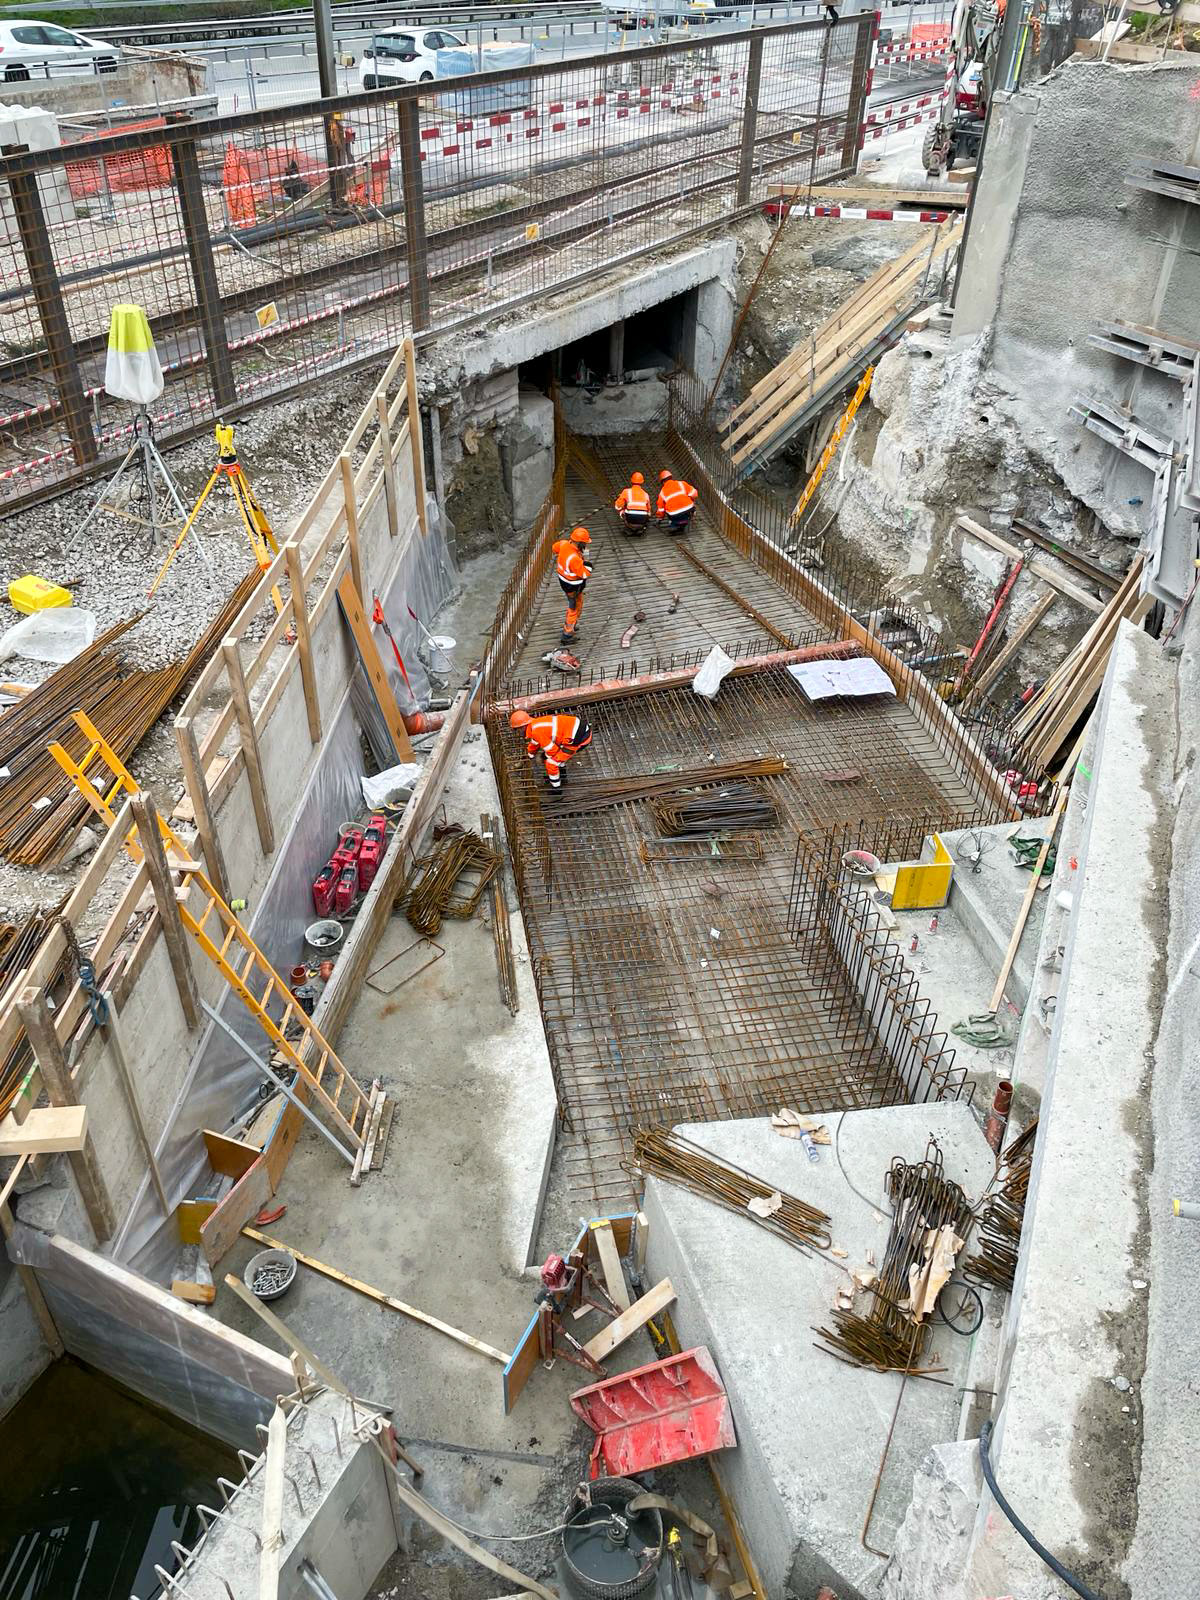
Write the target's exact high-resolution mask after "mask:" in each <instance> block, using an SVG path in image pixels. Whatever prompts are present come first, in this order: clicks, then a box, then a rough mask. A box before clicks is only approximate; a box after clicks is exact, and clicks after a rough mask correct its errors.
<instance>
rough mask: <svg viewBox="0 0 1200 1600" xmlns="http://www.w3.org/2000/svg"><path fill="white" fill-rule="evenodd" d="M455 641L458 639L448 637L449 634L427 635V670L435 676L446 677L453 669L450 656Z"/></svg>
mask: <svg viewBox="0 0 1200 1600" xmlns="http://www.w3.org/2000/svg"><path fill="white" fill-rule="evenodd" d="M457 643H458V640H457V639H452V638H450V636H449V634H445V633H431V634H430V635H429V670H430V672H431V673H432V674H433V676H434V677H435V678H448V677H449V676H450V674H451V673H452V672H453V671H454V662H453V661H452V660H451V656H452V655H453V653H454V647H455V645H456V644H457Z"/></svg>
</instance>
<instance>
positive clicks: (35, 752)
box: [0, 568, 259, 866]
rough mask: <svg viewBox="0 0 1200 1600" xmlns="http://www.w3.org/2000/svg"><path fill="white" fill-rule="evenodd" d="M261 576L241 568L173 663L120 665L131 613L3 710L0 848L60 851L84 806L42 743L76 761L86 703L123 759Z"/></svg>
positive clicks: (15, 853) (37, 861)
mask: <svg viewBox="0 0 1200 1600" xmlns="http://www.w3.org/2000/svg"><path fill="white" fill-rule="evenodd" d="M258 580H259V573H258V569H257V568H254V569H253V570H252V571H251V572H249V573H247V575H246V577H245V578H243V580H242V581H241V583H240V584H239V585H238V586H237V588H236V589H235V590H234V591H233V593H232V594H231V595H230V596H229V599H228V600H227V601H226V602H225V604H224V606H223V607H222V608H221V610H220V612H219V613H218V614H217V616H216V617H214V618H213V620H212V622H211V623H210V624H209V625H208V627H207V628H206V629H205V630H204V632H203V634H202V635H201V636H200V638H199V640H198V641H197V642H196V644H195V645H194V646H193V647H192V649H191V650H190V651H189V652H188V654H187V656H186V657H185V658H184V659H183V660H182V661H179V662H176V663H175V664H174V665H173V666H169V667H159V668H157V669H154V670H152V671H146V670H143V669H140V668H134V669H125V670H123V669H122V665H121V661H120V654H119V652H118V651H117V650H115V649H114V648H113V647H114V645H115V643H116V641H117V640H118V639H119V638H120V637H121V636H122V635H123V634H125V633H127V632H128V631H129V629H130V628H132V627H135V626H136V625H137V623H138V622H139V621H140V620H141V618H140V616H138V617H131V618H129V619H128V620H127V621H125V622H119V623H117V624H116V626H115V627H112V628H109V629H108V630H107V632H105V633H102V634H101V635H100V637H99V638H98V639H95V640H93V642H92V643H91V644H90V645H89V646H88V647H87V649H86V650H83V651H81V652H80V653H79V655H77V656H76V657H75V659H74V660H73V661H68V662H66V663H65V665H63V666H61V667H59V668H58V670H57V671H56V672H52V673H51V674H50V676H49V677H48V678H47V679H46V680H45V681H44V682H43V683H40V684H39V685H38V686H37V688H36V689H33V690H31V691H30V692H29V694H27V695H26V696H25V698H24V699H23V700H21V701H20V703H19V704H17V705H15V706H13V707H12V709H11V710H9V711H7V712H5V714H4V715H3V716H0V767H7V769H8V774H9V775H8V777H7V778H6V779H5V781H4V782H3V783H2V784H0V853H2V854H3V855H4V856H6V857H7V859H8V860H10V861H17V862H21V863H23V864H24V865H27V866H40V865H43V864H44V863H46V862H51V863H53V862H54V861H56V860H57V859H58V858H59V857H60V856H61V854H62V852H63V850H64V849H65V848H66V846H67V845H68V844H69V843H70V841H71V840H72V839H73V838H74V837H75V835H76V833H77V832H78V831H79V828H80V826H81V825H82V823H83V821H84V818H85V817H86V816H87V815H88V806H87V802H86V801H85V800H84V799H83V797H82V796H81V795H79V794H77V792H76V790H75V787H74V785H73V784H72V783H71V780H70V779H69V778H68V777H67V776H66V775H65V773H64V772H63V771H62V768H61V767H60V766H59V765H58V763H57V762H56V761H55V759H54V757H53V756H52V755H50V754H49V750H48V746H49V745H50V744H51V743H52V742H56V743H58V744H61V745H62V746H63V747H64V748H65V749H66V751H67V753H68V754H69V755H70V756H72V757H73V758H74V759H75V760H77V761H80V760H82V759H83V756H84V753H85V752H86V750H87V740H86V739H85V737H84V736H83V734H82V733H81V732H80V731H79V729H78V728H77V727H76V726H75V723H74V721H73V720H72V714H73V713H74V712H76V711H84V712H86V713H87V715H88V716H89V717H90V718H91V719H92V721H93V722H94V723H95V724H96V727H97V728H99V730H100V732H101V733H102V734H103V735H104V737H105V738H106V739H107V740H108V742H109V744H110V745H112V747H113V749H114V750H115V751H116V752H117V754H118V756H120V758H121V759H122V761H127V760H128V759H129V757H130V756H132V755H133V753H134V751H135V750H136V749H137V747H138V745H139V744H140V743H141V742H142V740H143V739H144V738H145V736H146V734H147V733H149V731H150V729H151V728H152V727H153V726H154V724H155V723H156V722H157V721H158V719H159V717H161V716H162V714H163V712H164V711H165V710H166V709H167V707H168V706H169V705H170V704H171V701H172V700H174V699H175V697H176V696H177V695H178V694H179V693H180V692H181V691H182V690H183V689H184V688H185V687H186V685H187V683H188V682H189V680H190V679H191V678H192V677H193V676H194V675H195V674H196V673H197V672H198V671H199V670H200V669H201V668H202V667H203V666H204V664H205V662H206V661H207V660H208V658H209V656H210V655H211V654H212V652H213V651H214V650H215V649H216V648H217V646H218V645H219V644H220V642H221V640H222V639H223V638H224V637H225V635H226V634H227V633H228V632H229V629H230V627H231V626H232V624H233V621H234V618H235V617H236V616H237V614H238V612H239V611H241V609H242V607H243V606H244V605H245V603H246V601H247V600H248V599H249V597H250V595H251V594H252V593H253V591H254V588H255V586H256V585H257V583H258ZM142 615H144V613H142Z"/></svg>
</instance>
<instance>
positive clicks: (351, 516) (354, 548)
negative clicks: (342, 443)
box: [338, 450, 366, 594]
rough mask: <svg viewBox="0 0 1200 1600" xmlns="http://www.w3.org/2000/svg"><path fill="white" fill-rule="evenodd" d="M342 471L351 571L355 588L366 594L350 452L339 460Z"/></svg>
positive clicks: (343, 453) (345, 453)
mask: <svg viewBox="0 0 1200 1600" xmlns="http://www.w3.org/2000/svg"><path fill="white" fill-rule="evenodd" d="M338 460H339V465H340V466H341V469H342V501H343V503H344V504H345V507H346V544H347V545H348V547H349V550H350V571H351V572H352V573H353V574H354V587H355V588H356V589H357V590H358V592H359V594H365V593H366V590H365V588H364V587H363V575H362V552H361V551H360V550H359V547H358V493H357V491H356V489H355V487H354V463H353V461H351V459H350V455H349V452H347V451H345V450H343V452H342V454H341V456H340V457H339V458H338Z"/></svg>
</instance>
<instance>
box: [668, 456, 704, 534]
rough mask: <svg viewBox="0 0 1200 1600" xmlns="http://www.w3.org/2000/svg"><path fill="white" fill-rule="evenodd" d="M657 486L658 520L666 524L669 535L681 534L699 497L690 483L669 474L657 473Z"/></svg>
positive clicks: (690, 518)
mask: <svg viewBox="0 0 1200 1600" xmlns="http://www.w3.org/2000/svg"><path fill="white" fill-rule="evenodd" d="M658 484H659V488H658V520H659V522H665V523H666V525H667V531H668V532H669V533H682V532H683V530H684V529H685V528H686V527H687V525H688V523H689V522H690V521H691V520H692V513H693V512H694V511H695V509H696V501H697V499H698V498H699V496H698V495H697V493H696V491H695V489H693V488H692V486H691V484H690V483H685V482H684V480H683V479H682V478H673V477H672V476H671V474H670V473H669V472H665V471H664V472H660V473H659V475H658Z"/></svg>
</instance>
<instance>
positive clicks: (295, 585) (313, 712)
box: [283, 539, 321, 744]
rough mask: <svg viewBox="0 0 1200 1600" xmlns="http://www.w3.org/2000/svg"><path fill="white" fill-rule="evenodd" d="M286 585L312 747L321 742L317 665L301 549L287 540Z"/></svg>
mask: <svg viewBox="0 0 1200 1600" xmlns="http://www.w3.org/2000/svg"><path fill="white" fill-rule="evenodd" d="M283 559H284V561H285V562H286V564H287V571H288V582H289V584H290V585H291V589H292V621H293V623H294V624H295V628H296V648H297V650H298V651H299V652H300V677H301V679H302V680H303V683H304V706H305V710H306V711H307V712H308V736H309V738H310V739H311V740H312V742H313V744H319V743H320V739H321V701H320V699H319V697H318V695H317V666H316V662H315V661H314V660H313V647H312V630H311V628H310V627H309V622H308V601H307V598H306V591H305V588H304V568H303V566H302V565H301V561H300V546H299V545H298V544H297V543H296V541H295V540H294V539H289V540H288V542H287V544H285V545H284V547H283Z"/></svg>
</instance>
